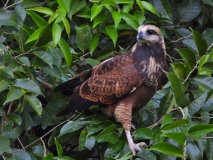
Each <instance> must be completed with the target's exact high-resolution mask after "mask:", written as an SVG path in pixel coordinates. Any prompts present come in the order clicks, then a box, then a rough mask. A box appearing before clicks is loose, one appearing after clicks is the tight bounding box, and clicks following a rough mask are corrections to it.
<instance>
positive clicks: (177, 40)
mask: <svg viewBox="0 0 213 160" xmlns="http://www.w3.org/2000/svg"><path fill="white" fill-rule="evenodd" d="M191 36H192V34H190V35H188V36H186V37H181V38H179V39H176V40H174V41H170V42H167V43H175V42H179V41H181V40H183V39H186V38H189V37H191Z"/></svg>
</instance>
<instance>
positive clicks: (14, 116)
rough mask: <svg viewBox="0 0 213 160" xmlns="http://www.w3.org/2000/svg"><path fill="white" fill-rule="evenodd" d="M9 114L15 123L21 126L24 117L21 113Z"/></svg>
mask: <svg viewBox="0 0 213 160" xmlns="http://www.w3.org/2000/svg"><path fill="white" fill-rule="evenodd" d="M7 116H8V118H9V119H10V120H11V121H13V122H14V123H16V124H18V125H19V126H20V125H21V123H22V117H21V116H20V115H18V114H16V113H10V114H9V115H7Z"/></svg>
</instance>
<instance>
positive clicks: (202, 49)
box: [192, 30, 208, 56]
mask: <svg viewBox="0 0 213 160" xmlns="http://www.w3.org/2000/svg"><path fill="white" fill-rule="evenodd" d="M192 35H193V38H194V41H195V44H196V46H197V49H198V53H199V55H200V56H202V55H204V54H206V52H207V48H208V46H207V43H206V40H205V39H204V38H203V36H202V35H201V34H200V33H198V32H196V31H194V30H193V31H192Z"/></svg>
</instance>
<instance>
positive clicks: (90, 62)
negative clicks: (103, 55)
mask: <svg viewBox="0 0 213 160" xmlns="http://www.w3.org/2000/svg"><path fill="white" fill-rule="evenodd" d="M84 61H85V62H86V63H88V64H90V65H91V66H96V65H98V64H99V63H100V61H98V60H96V59H92V58H85V59H84Z"/></svg>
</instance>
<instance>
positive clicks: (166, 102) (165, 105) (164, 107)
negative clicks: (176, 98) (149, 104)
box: [157, 92, 173, 118]
mask: <svg viewBox="0 0 213 160" xmlns="http://www.w3.org/2000/svg"><path fill="white" fill-rule="evenodd" d="M172 99H173V95H172V94H171V92H168V93H167V94H166V95H165V96H164V97H163V98H162V99H161V102H160V107H159V108H157V115H158V117H159V118H160V117H163V116H164V115H165V114H166V112H167V111H168V109H169V107H170V105H171V102H172Z"/></svg>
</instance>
